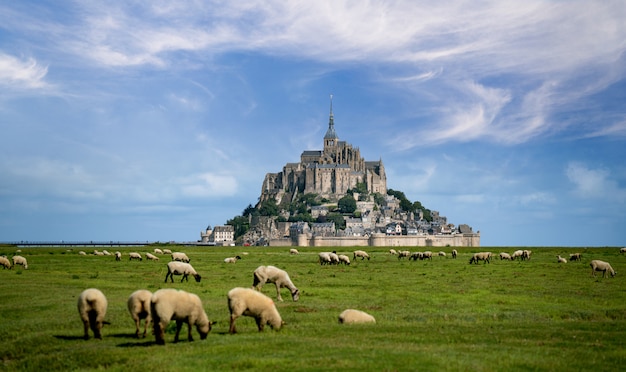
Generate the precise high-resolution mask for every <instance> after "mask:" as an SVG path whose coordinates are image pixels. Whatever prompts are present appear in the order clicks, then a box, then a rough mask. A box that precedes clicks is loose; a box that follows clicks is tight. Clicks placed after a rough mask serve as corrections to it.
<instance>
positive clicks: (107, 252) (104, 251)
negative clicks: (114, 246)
mask: <svg viewBox="0 0 626 372" xmlns="http://www.w3.org/2000/svg"><path fill="white" fill-rule="evenodd" d="M102 254H103V255H105V256H111V253H110V252H109V251H107V250H106V249H103V250H102Z"/></svg>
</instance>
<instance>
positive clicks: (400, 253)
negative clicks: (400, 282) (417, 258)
mask: <svg viewBox="0 0 626 372" xmlns="http://www.w3.org/2000/svg"><path fill="white" fill-rule="evenodd" d="M404 257H411V251H398V260H399V259H401V258H404Z"/></svg>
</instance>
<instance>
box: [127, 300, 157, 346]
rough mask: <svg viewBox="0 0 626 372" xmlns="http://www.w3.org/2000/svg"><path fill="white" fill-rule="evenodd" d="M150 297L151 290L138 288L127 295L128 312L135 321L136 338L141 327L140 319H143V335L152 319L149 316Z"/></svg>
mask: <svg viewBox="0 0 626 372" xmlns="http://www.w3.org/2000/svg"><path fill="white" fill-rule="evenodd" d="M151 297H152V292H150V291H148V290H145V289H139V290H137V291H135V292H133V293H132V294H131V295H130V297H128V301H127V305H128V312H129V313H130V316H131V317H132V318H133V321H134V322H135V337H137V338H139V332H140V329H141V319H145V321H144V330H143V337H146V332H147V331H148V324H150V322H151V321H152V317H151V316H150V298H151Z"/></svg>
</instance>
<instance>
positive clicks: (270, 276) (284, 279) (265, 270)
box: [252, 266, 300, 302]
mask: <svg viewBox="0 0 626 372" xmlns="http://www.w3.org/2000/svg"><path fill="white" fill-rule="evenodd" d="M253 277H254V279H253V283H252V287H254V288H255V289H256V290H257V291H259V292H260V291H261V288H263V285H264V284H265V283H274V285H275V286H276V299H277V300H278V301H281V302H282V301H283V298H282V297H281V296H280V289H281V288H283V287H286V288H288V289H289V291H290V292H291V298H292V299H293V300H294V302H295V301H298V299H299V298H300V290H299V289H298V288H297V287H296V286H295V285H294V284H293V282H292V281H291V279H290V278H289V274H287V272H286V271H285V270H281V269H279V268H277V267H275V266H259V267H257V268H256V270H254V274H253Z"/></svg>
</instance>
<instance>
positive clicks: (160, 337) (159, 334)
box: [153, 321, 165, 345]
mask: <svg viewBox="0 0 626 372" xmlns="http://www.w3.org/2000/svg"><path fill="white" fill-rule="evenodd" d="M153 325H154V337H155V338H156V343H157V345H165V326H164V325H162V324H161V322H160V321H158V322H154V324H153Z"/></svg>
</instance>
